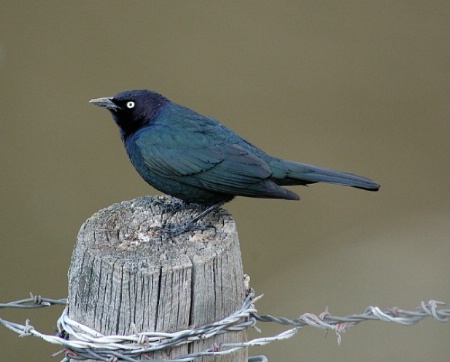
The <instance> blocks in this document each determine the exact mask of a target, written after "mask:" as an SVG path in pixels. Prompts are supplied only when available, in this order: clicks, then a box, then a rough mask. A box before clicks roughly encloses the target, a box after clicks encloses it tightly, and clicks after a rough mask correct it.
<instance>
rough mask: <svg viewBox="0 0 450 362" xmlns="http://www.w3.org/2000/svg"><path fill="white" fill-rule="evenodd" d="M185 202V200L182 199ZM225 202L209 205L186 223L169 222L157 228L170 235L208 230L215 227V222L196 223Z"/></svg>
mask: <svg viewBox="0 0 450 362" xmlns="http://www.w3.org/2000/svg"><path fill="white" fill-rule="evenodd" d="M182 202H183V201H182ZM223 204H224V202H219V203H217V204H214V205H211V206H209V207H207V208H206V209H205V210H203V211H202V212H201V213H200V214H198V215H197V216H195V217H194V218H192V219H191V220H189V221H187V222H185V223H184V224H180V225H177V224H169V225H165V226H162V227H155V228H154V229H155V230H158V231H160V232H163V233H165V234H168V235H169V236H171V237H172V236H178V235H180V234H182V233H184V232H187V231H196V230H206V229H209V228H211V227H214V225H213V224H209V223H208V224H206V225H205V224H203V225H195V223H196V222H197V221H199V220H201V219H202V218H204V217H205V216H206V215H208V214H209V213H211V212H212V211H214V210H217V209H218V208H220V207H221V206H222V205H223Z"/></svg>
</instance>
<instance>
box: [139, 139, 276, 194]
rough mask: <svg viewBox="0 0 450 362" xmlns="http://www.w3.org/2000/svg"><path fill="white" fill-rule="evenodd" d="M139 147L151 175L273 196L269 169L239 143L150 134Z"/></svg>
mask: <svg viewBox="0 0 450 362" xmlns="http://www.w3.org/2000/svg"><path fill="white" fill-rule="evenodd" d="M136 143H137V144H138V146H139V148H140V150H141V153H142V156H143V159H144V163H145V165H146V166H147V167H148V169H149V171H151V172H153V173H155V174H157V175H159V176H161V177H166V178H169V179H173V180H177V181H178V182H181V183H185V184H189V185H192V186H196V187H201V188H204V189H207V190H210V191H214V192H221V193H233V194H241V195H243V194H245V195H248V196H250V195H252V196H255V195H257V194H262V193H264V192H271V190H269V189H271V188H272V187H271V186H270V185H268V184H266V183H267V182H270V181H267V182H266V180H267V179H268V178H269V177H270V175H271V174H272V171H271V168H270V166H269V165H268V164H267V162H265V161H264V160H262V159H261V158H260V157H258V156H257V155H255V154H253V153H252V152H250V151H248V150H246V149H244V148H242V147H241V146H239V145H238V144H237V143H228V142H226V141H225V140H223V139H222V140H221V139H219V140H218V139H217V138H215V139H214V143H212V141H211V138H209V137H207V135H205V134H204V133H202V132H186V133H182V132H181V133H180V132H173V133H170V132H161V133H159V134H158V135H156V134H155V133H154V132H148V133H144V134H141V135H140V136H139V137H138V138H137V140H136ZM270 184H272V182H270Z"/></svg>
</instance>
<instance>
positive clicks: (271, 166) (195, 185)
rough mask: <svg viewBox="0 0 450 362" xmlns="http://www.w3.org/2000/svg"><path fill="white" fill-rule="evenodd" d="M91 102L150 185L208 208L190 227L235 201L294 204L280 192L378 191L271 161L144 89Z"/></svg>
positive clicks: (352, 178)
mask: <svg viewBox="0 0 450 362" xmlns="http://www.w3.org/2000/svg"><path fill="white" fill-rule="evenodd" d="M90 103H92V104H95V105H97V106H100V107H105V108H107V109H108V110H109V111H110V112H111V113H112V116H113V118H114V121H115V122H116V124H117V125H118V126H119V129H120V135H121V137H122V141H123V143H124V145H125V149H126V150H127V153H128V156H129V157H130V160H131V162H132V164H133V165H134V167H135V168H136V170H137V172H138V173H139V174H140V175H141V177H142V178H143V179H144V180H145V181H146V182H147V183H149V184H150V185H152V186H153V187H154V188H156V189H158V190H160V191H162V192H164V193H166V194H169V195H172V196H174V197H177V198H179V199H182V200H184V201H186V202H188V203H196V204H202V205H206V206H210V207H209V208H208V209H206V212H205V213H202V214H201V215H199V217H198V218H196V219H195V220H194V222H195V221H197V220H198V219H199V218H200V217H203V216H204V214H206V213H207V212H209V211H211V210H213V209H215V208H217V207H219V206H221V205H223V204H224V203H225V202H228V201H230V200H232V199H233V198H234V197H235V196H248V197H260V198H273V199H286V200H299V196H298V195H297V194H296V193H294V192H292V191H290V190H287V189H285V188H283V187H281V186H287V185H308V184H312V183H316V182H327V183H332V184H339V185H344V186H351V187H356V188H360V189H364V190H369V191H377V190H378V189H379V187H380V186H379V185H378V184H377V183H375V182H373V181H372V180H369V179H367V178H364V177H361V176H357V175H353V174H350V173H344V172H339V171H334V170H331V169H327V168H321V167H317V166H312V165H308V164H303V163H298V162H294V161H286V160H282V159H279V158H276V157H273V156H270V155H268V154H267V153H265V152H264V151H262V150H260V149H259V148H257V147H255V146H253V145H252V144H251V143H249V142H248V141H246V140H244V139H243V138H242V137H240V136H238V135H237V134H236V133H234V132H233V131H232V130H230V129H229V128H227V127H225V126H224V125H222V124H221V123H219V122H218V121H217V120H215V119H214V118H211V117H208V116H203V115H201V114H198V113H196V112H194V111H192V110H190V109H189V108H186V107H183V106H181V105H179V104H176V103H173V102H171V101H170V100H169V99H167V98H166V97H164V96H162V95H161V94H158V93H155V92H152V91H149V90H131V91H126V92H122V93H119V94H117V95H116V96H114V97H106V98H97V99H92V100H91V101H90ZM190 224H192V222H191V223H190ZM183 230H184V229H183Z"/></svg>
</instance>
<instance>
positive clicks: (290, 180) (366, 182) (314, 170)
mask: <svg viewBox="0 0 450 362" xmlns="http://www.w3.org/2000/svg"><path fill="white" fill-rule="evenodd" d="M271 166H272V169H273V170H274V173H273V176H272V177H273V180H274V182H275V183H277V184H278V185H285V186H287V185H307V184H312V183H316V182H326V183H330V184H337V185H344V186H351V187H356V188H359V189H364V190H368V191H378V189H379V188H380V185H379V184H377V183H376V182H374V181H372V180H370V179H368V178H365V177H362V176H358V175H354V174H351V173H346V172H341V171H335V170H331V169H328V168H322V167H317V166H313V165H308V164H304V163H298V162H294V161H284V160H277V161H276V162H275V164H271Z"/></svg>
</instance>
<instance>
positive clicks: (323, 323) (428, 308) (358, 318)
mask: <svg viewBox="0 0 450 362" xmlns="http://www.w3.org/2000/svg"><path fill="white" fill-rule="evenodd" d="M261 297H262V296H258V297H254V291H253V290H251V291H250V292H249V293H248V295H247V297H246V298H245V300H244V302H243V304H242V306H241V308H240V309H239V310H237V311H236V312H234V313H232V314H231V315H230V316H228V317H226V318H224V319H222V320H220V321H218V322H214V323H210V324H207V325H205V326H202V327H200V328H196V329H187V330H183V331H179V332H174V333H161V332H141V333H136V334H132V335H128V336H120V335H112V336H105V335H103V334H101V333H99V332H98V331H95V330H93V329H92V328H89V327H87V326H85V325H82V324H80V323H78V322H76V321H74V320H72V319H70V318H69V316H68V307H67V299H49V298H42V297H40V296H33V295H31V297H30V298H27V299H22V300H18V301H14V302H9V303H0V309H4V308H22V309H31V308H43V307H50V306H54V305H66V307H65V308H64V311H63V313H62V315H61V316H60V317H59V319H58V322H57V328H58V333H57V334H56V335H48V334H43V333H40V332H38V331H37V330H36V329H35V328H34V327H33V326H32V325H31V324H30V321H29V320H27V321H26V322H25V325H21V324H17V323H13V322H9V321H6V320H4V319H2V318H0V323H1V324H3V325H4V326H5V327H6V328H9V329H10V330H12V331H14V332H16V333H18V334H19V336H20V337H25V336H35V337H39V338H42V339H43V340H45V341H47V342H49V343H53V344H58V345H60V346H62V347H64V349H63V350H61V351H59V352H57V353H55V354H54V355H53V356H56V355H59V354H62V353H64V354H65V357H64V358H63V359H62V360H61V362H68V361H69V360H70V359H73V360H86V359H97V360H100V361H114V362H116V361H128V362H137V361H138V359H136V358H138V357H139V356H140V355H142V354H144V353H149V352H156V351H161V350H163V349H166V348H169V347H177V346H181V345H185V344H188V343H192V342H194V341H197V340H204V339H207V338H211V337H212V336H214V335H217V334H223V333H226V332H228V331H242V330H245V329H247V328H249V327H253V328H254V329H256V330H257V331H258V332H260V330H259V328H258V327H257V326H256V322H257V321H260V322H274V323H278V324H281V325H287V326H293V327H294V328H291V329H288V330H286V331H284V332H281V333H279V334H277V335H275V336H271V337H263V338H255V339H252V340H250V341H247V342H241V343H222V344H221V345H215V344H214V345H212V346H211V347H210V348H209V349H207V350H204V351H202V352H196V353H191V354H188V355H185V356H183V357H179V358H177V359H172V360H164V361H161V360H153V361H154V362H169V361H170V362H187V361H193V360H195V359H197V358H199V357H203V356H214V355H225V354H230V353H233V352H235V351H237V350H239V349H241V348H244V347H253V346H263V345H266V344H269V343H272V342H274V341H279V340H283V339H288V338H291V337H292V336H293V335H294V334H296V333H297V332H298V331H299V330H300V329H301V328H303V327H304V326H311V327H315V328H320V329H324V330H333V331H334V332H335V333H336V336H337V342H338V344H340V343H341V338H342V337H341V336H342V333H343V332H345V331H347V330H348V329H349V328H350V327H352V326H354V325H356V324H358V323H361V322H364V321H383V322H393V323H398V324H402V325H413V324H416V323H418V322H420V321H421V320H423V319H424V318H427V317H432V318H433V319H435V320H436V321H438V322H449V321H450V310H448V309H439V306H443V305H445V303H443V302H439V301H435V300H430V301H429V302H427V303H425V302H421V303H420V306H419V307H418V308H417V310H416V311H408V310H403V309H399V308H397V307H394V308H389V309H387V310H385V311H383V310H381V309H380V308H379V307H374V306H369V307H367V308H366V310H365V311H364V312H363V313H361V314H352V315H349V316H344V317H338V316H333V315H331V314H330V313H329V311H328V308H327V309H326V310H325V311H324V312H323V313H321V314H319V315H315V314H312V313H304V314H302V315H301V316H300V317H299V318H297V319H288V318H283V317H273V316H271V315H258V314H257V310H256V309H255V305H254V304H255V303H256V302H257V301H258V300H259V299H260V298H261ZM132 327H133V326H132ZM69 336H70V340H69V339H68V338H69ZM248 362H267V358H266V357H265V356H253V357H249V358H248Z"/></svg>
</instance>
